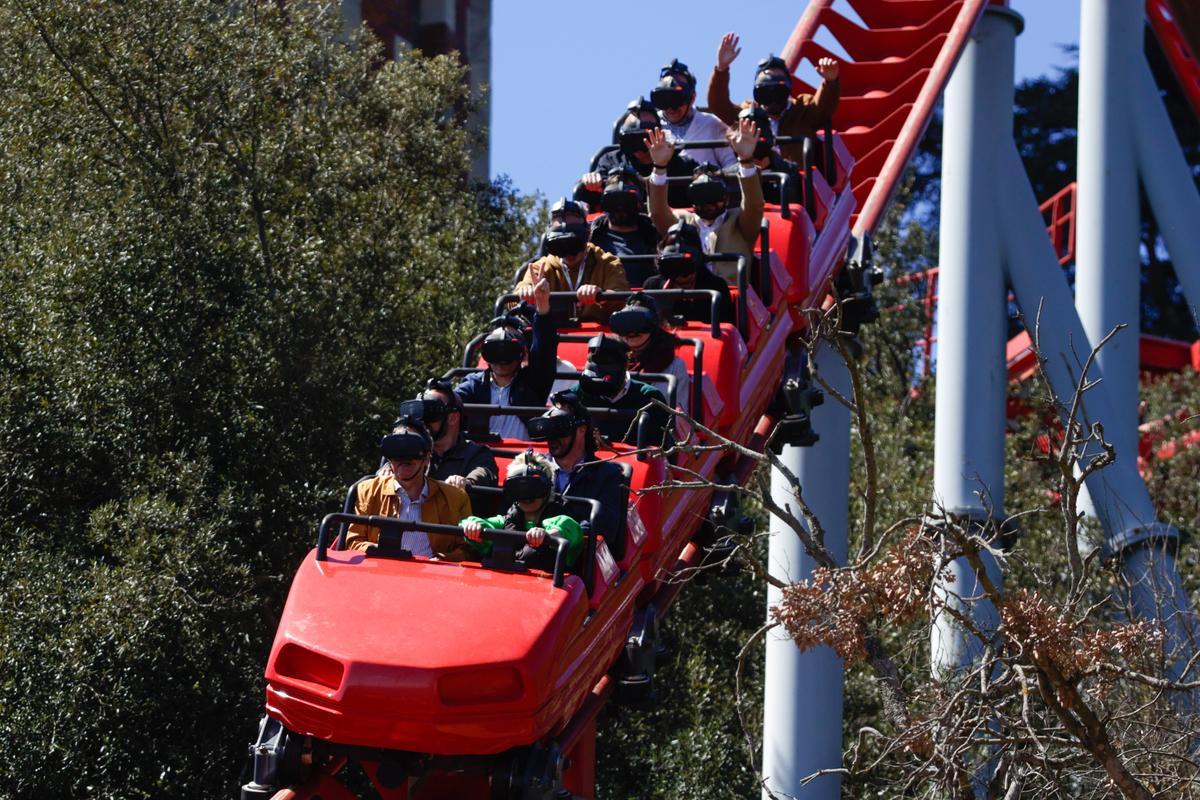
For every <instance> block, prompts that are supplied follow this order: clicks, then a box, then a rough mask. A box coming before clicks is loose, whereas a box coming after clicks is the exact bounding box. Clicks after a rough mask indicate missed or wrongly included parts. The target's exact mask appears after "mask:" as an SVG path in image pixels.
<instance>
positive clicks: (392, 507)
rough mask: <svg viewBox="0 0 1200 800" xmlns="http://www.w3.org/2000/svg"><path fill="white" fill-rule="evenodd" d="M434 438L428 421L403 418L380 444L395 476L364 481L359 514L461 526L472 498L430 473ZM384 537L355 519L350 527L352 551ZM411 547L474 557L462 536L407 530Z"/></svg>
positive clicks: (432, 554)
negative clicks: (354, 522) (429, 475)
mask: <svg viewBox="0 0 1200 800" xmlns="http://www.w3.org/2000/svg"><path fill="white" fill-rule="evenodd" d="M432 444H433V443H432V440H431V438H430V436H429V431H428V430H427V429H426V428H425V425H424V423H422V422H421V421H420V420H418V419H415V418H412V417H402V418H401V419H400V420H399V421H398V422H397V424H396V425H395V426H394V427H393V428H392V433H391V434H390V435H388V436H385V437H383V440H382V441H381V442H380V446H381V448H382V449H383V455H384V456H385V457H386V458H387V460H388V463H389V464H390V465H391V468H392V469H391V474H390V475H377V476H375V477H374V478H371V479H370V480H366V481H363V482H362V483H360V484H359V485H358V499H357V500H356V501H355V504H354V513H355V514H361V515H363V516H370V515H378V516H382V517H398V518H400V519H403V520H408V521H420V522H429V523H433V524H435V525H457V524H458V523H459V520H461V519H463V518H464V517H467V516H470V514H471V501H470V499H469V498H468V497H467V493H466V492H464V491H463V490H462V489H458V488H456V487H454V486H451V485H450V484H448V483H443V482H442V481H438V480H433V479H432V478H427V477H426V475H425V473H426V472H427V471H428V469H429V457H430V452H431V451H432ZM378 541H379V529H378V528H374V527H371V526H369V525H361V524H353V525H351V526H350V527H349V529H348V530H347V532H346V547H347V549H349V550H367V549H368V548H370V547H372V546H373V545H374V544H375V543H376V542H378ZM402 544H403V547H404V549H405V550H408V551H409V552H411V553H412V554H413V555H418V556H425V557H426V558H440V559H442V560H443V561H462V560H463V559H464V558H469V557H471V551H470V548H469V547H468V545H467V544H466V541H465V540H464V539H462V538H460V537H457V536H450V535H447V534H439V533H424V532H422V531H405V533H404V535H403V539H402Z"/></svg>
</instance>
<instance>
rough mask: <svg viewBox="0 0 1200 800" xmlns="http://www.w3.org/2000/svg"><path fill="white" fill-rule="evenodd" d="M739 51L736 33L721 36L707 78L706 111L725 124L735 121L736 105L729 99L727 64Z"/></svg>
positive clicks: (732, 60) (740, 50)
mask: <svg viewBox="0 0 1200 800" xmlns="http://www.w3.org/2000/svg"><path fill="white" fill-rule="evenodd" d="M741 52H742V49H741V48H740V47H738V37H737V34H735V33H727V34H725V35H724V36H722V37H721V44H720V45H719V46H718V47H717V63H716V66H714V67H713V71H712V75H711V76H710V77H709V79H708V111H709V113H711V114H714V115H715V116H716V117H717V118H719V119H720V120H721V121H722V122H724V123H725V124H726V125H733V124H734V123H736V122H737V115H738V107H737V106H735V105H734V104H733V101H732V100H730V99H729V65H730V64H732V63H733V62H734V60H735V59H736V58H737V57H738V54H739V53H741Z"/></svg>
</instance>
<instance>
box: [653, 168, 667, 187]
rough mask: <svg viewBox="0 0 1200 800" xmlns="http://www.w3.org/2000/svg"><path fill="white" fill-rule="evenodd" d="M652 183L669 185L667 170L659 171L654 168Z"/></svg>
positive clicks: (654, 184)
mask: <svg viewBox="0 0 1200 800" xmlns="http://www.w3.org/2000/svg"><path fill="white" fill-rule="evenodd" d="M650 185H651V186H666V185H667V173H666V172H665V171H664V172H659V171H658V170H654V171H653V172H651V173H650Z"/></svg>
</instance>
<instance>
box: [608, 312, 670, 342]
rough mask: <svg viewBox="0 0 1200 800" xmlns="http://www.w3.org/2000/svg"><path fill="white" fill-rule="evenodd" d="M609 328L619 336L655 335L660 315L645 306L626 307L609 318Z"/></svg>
mask: <svg viewBox="0 0 1200 800" xmlns="http://www.w3.org/2000/svg"><path fill="white" fill-rule="evenodd" d="M608 327H609V328H611V329H612V332H613V333H615V334H617V335H618V336H633V335H634V334H638V333H653V332H654V329H655V328H657V327H658V315H657V314H656V313H654V311H653V310H651V309H649V308H646V307H645V306H631V305H629V306H625V307H624V308H622V309H621V310H620V311H616V312H613V315H612V316H611V317H609V318H608Z"/></svg>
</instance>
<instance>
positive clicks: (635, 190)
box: [591, 171, 659, 288]
mask: <svg viewBox="0 0 1200 800" xmlns="http://www.w3.org/2000/svg"><path fill="white" fill-rule="evenodd" d="M600 208H601V209H602V210H603V211H604V213H603V214H601V215H600V216H598V217H596V218H595V219H593V220H592V233H591V241H592V242H594V243H595V244H596V246H597V247H600V248H602V249H604V250H606V251H608V252H609V253H612V254H613V255H615V256H617V257H618V258H621V259H622V262H621V263H622V264H623V265H624V267H625V277H626V278H627V279H628V281H629V285H630V286H631V287H633V288H637V287H639V286H641V285H642V282H643V281H644V280H646V278H648V277H650V276H651V275H653V274H654V267H653V266H652V265H651V264H646V263H641V262H639V261H626V260H624V259H625V257H626V256H644V255H654V253H655V252H656V251H657V250H658V238H659V237H658V230H657V229H656V228H655V227H654V223H653V222H651V221H650V217H648V216H647V215H646V214H645V213H643V212H644V209H645V191H644V189H643V188H642V180H641V178H639V177H638V176H637V173H636V172H632V171H626V172H617V173H614V174H612V175H609V177H608V181H607V182H606V183H605V184H604V193H603V194H602V195H601V198H600Z"/></svg>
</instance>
